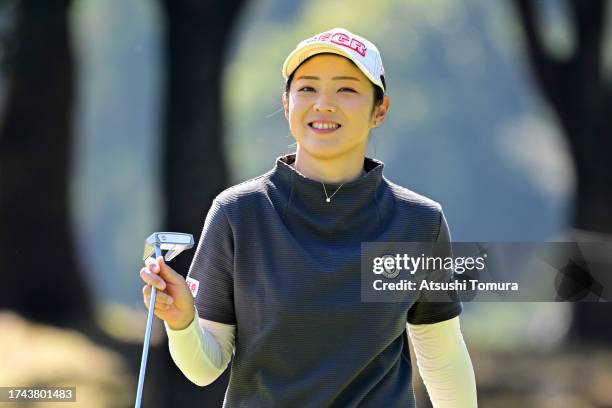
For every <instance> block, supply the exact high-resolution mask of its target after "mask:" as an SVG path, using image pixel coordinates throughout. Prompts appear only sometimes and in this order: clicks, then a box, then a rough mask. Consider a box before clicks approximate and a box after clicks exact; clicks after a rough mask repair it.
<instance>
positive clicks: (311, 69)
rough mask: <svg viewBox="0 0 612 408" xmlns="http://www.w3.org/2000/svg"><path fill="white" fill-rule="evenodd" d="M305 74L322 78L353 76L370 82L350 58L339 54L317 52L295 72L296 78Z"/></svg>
mask: <svg viewBox="0 0 612 408" xmlns="http://www.w3.org/2000/svg"><path fill="white" fill-rule="evenodd" d="M303 75H308V76H316V77H319V78H321V79H325V78H331V77H335V76H352V77H355V78H358V79H359V80H360V81H365V82H366V83H367V82H369V80H368V78H367V77H366V76H365V75H364V74H363V72H361V70H360V69H359V68H357V66H356V65H355V64H354V63H353V62H352V61H351V60H349V59H348V58H345V57H343V56H341V55H337V54H317V55H315V56H313V57H310V58H309V59H308V60H306V61H305V62H303V63H302V64H301V65H300V66H299V67H298V68H297V69H296V70H295V73H294V78H295V79H299V78H300V77H301V76H303Z"/></svg>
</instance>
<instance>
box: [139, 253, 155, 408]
mask: <svg viewBox="0 0 612 408" xmlns="http://www.w3.org/2000/svg"><path fill="white" fill-rule="evenodd" d="M160 256H161V249H160V248H159V245H155V259H157V258H159V257H160ZM156 295H157V290H156V289H155V286H153V287H152V288H151V302H150V303H149V313H148V315H147V329H146V330H145V338H144V344H143V346H142V359H141V360H140V374H138V391H137V392H136V403H135V404H134V407H135V408H140V404H141V402H142V390H143V388H144V379H145V374H146V371H147V359H148V357H149V343H150V342H151V329H152V327H153V316H154V315H155V298H156Z"/></svg>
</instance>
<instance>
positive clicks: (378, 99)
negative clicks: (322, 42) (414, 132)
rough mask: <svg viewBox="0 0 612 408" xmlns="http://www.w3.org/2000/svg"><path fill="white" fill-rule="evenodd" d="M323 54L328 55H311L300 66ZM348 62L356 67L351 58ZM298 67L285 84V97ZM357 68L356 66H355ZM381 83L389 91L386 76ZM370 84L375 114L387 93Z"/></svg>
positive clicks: (382, 77)
mask: <svg viewBox="0 0 612 408" xmlns="http://www.w3.org/2000/svg"><path fill="white" fill-rule="evenodd" d="M321 54H327V53H320V54H315V55H311V56H310V57H308V58H306V59H305V60H304V61H302V62H301V63H300V65H302V64H303V63H305V62H306V61H308V60H309V59H311V58H312V57H315V56H317V55H321ZM333 55H338V56H340V57H342V58H346V57H345V56H343V55H339V54H333ZM346 59H347V60H348V61H350V62H351V64H353V65H355V63H354V62H353V61H351V60H350V59H349V58H346ZM300 65H298V66H297V67H296V68H295V69H294V70H293V72H292V73H291V75H289V78H287V82H286V83H285V97H287V96H288V95H289V88H291V82H292V81H293V76H294V75H295V71H297V69H298V67H299V66H300ZM355 66H356V65H355ZM380 81H381V82H382V84H383V87H384V88H385V89H387V84H386V83H385V76H384V75H381V76H380ZM370 83H371V84H372V86H373V87H374V104H373V105H372V113H374V110H375V109H376V108H377V107H378V106H380V105H382V103H383V101H384V99H385V93H384V92H383V90H382V88H381V87H380V86H378V85H374V83H373V82H371V81H370Z"/></svg>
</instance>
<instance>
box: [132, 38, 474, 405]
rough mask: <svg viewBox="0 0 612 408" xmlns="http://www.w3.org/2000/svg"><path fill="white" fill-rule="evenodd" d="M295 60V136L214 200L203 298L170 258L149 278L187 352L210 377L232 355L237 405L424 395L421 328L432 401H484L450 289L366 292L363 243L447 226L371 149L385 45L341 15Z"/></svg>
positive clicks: (199, 277) (202, 258)
mask: <svg viewBox="0 0 612 408" xmlns="http://www.w3.org/2000/svg"><path fill="white" fill-rule="evenodd" d="M282 73H283V76H284V78H285V80H286V81H287V82H286V91H285V92H284V94H283V95H282V103H283V107H284V111H285V117H286V118H287V121H288V123H289V128H290V130H291V134H292V135H293V137H294V138H295V139H296V141H297V149H296V152H295V153H292V154H289V155H286V156H282V157H279V158H277V160H276V165H275V166H274V168H273V169H271V170H270V171H269V172H267V173H266V174H263V175H261V176H259V177H256V178H254V179H251V180H248V181H245V182H243V183H241V184H238V185H236V186H233V187H231V188H229V189H227V190H225V191H224V192H222V193H221V194H219V196H217V197H216V199H215V200H214V201H213V204H212V207H211V208H210V210H209V212H208V215H207V217H206V221H205V223H204V228H203V230H202V235H201V237H200V242H199V245H198V249H197V251H196V254H195V257H194V259H193V262H192V264H191V268H190V270H189V273H188V278H187V279H188V281H189V282H190V283H191V284H192V287H194V291H193V298H192V293H190V291H189V288H188V286H187V284H186V282H185V281H184V280H183V279H182V278H181V276H180V275H179V274H177V273H176V272H174V271H172V269H171V268H169V267H168V266H167V265H165V263H164V262H163V259H162V258H160V259H158V260H157V262H154V261H148V266H147V268H143V270H142V271H141V276H142V278H143V280H145V282H147V283H148V285H147V286H145V288H144V300H145V304H148V301H149V297H150V290H151V289H150V288H151V285H155V286H156V287H158V289H159V290H160V291H161V292H160V295H159V296H160V297H159V299H160V301H159V302H158V304H156V314H157V316H159V317H160V318H162V319H164V320H165V325H166V332H167V334H168V338H169V346H170V351H171V354H172V357H173V359H174V361H175V362H176V364H177V366H178V367H179V368H180V369H181V370H182V371H183V373H184V374H185V375H186V376H187V377H188V378H189V379H190V380H191V381H193V382H194V383H196V384H198V385H202V386H204V385H208V384H210V383H212V382H213V381H215V379H216V378H218V376H219V375H220V374H221V373H222V372H223V371H224V370H225V368H226V367H227V366H228V364H229V362H230V360H232V365H231V376H230V382H229V386H228V389H227V393H226V395H225V402H224V406H225V407H241V406H266V407H267V406H281V407H330V406H338V407H356V406H372V407H379V406H384V407H414V405H415V401H414V394H413V391H412V366H411V362H410V352H409V346H408V344H409V343H408V335H410V337H411V338H412V342H413V345H414V348H415V354H416V356H417V362H418V364H419V369H420V372H421V376H422V377H423V380H424V382H425V385H426V386H427V390H428V391H429V395H430V397H431V399H432V401H433V403H434V405H435V406H436V407H474V406H476V388H475V380H474V372H473V369H472V365H471V362H470V358H469V354H468V352H467V348H466V346H465V343H464V342H463V337H462V335H461V331H460V328H459V318H458V315H459V314H460V313H461V310H462V306H461V303H460V302H458V301H456V296H453V294H454V292H453V291H452V290H448V291H444V295H445V296H443V297H441V296H435V295H434V294H432V293H431V291H428V290H423V291H420V292H412V294H409V295H406V296H405V298H403V299H402V301H401V302H397V301H394V302H391V301H390V302H365V301H362V299H361V275H360V272H361V255H362V254H361V246H362V243H364V242H381V243H383V242H401V241H416V242H448V241H449V240H450V235H449V232H448V227H447V224H446V220H445V218H444V214H443V212H442V207H441V206H440V204H439V203H437V202H435V201H433V200H430V199H428V198H426V197H423V196H420V195H418V194H416V193H414V192H412V191H410V190H409V189H407V188H404V187H401V186H398V185H396V184H394V183H392V182H390V181H389V180H387V179H386V178H385V177H384V176H383V168H384V165H383V163H382V162H380V161H379V160H376V159H372V158H369V157H366V156H365V153H366V147H367V141H368V137H369V133H370V130H371V129H373V128H375V127H378V126H380V125H381V124H382V123H383V122H384V121H385V118H386V117H387V114H388V113H389V107H390V100H389V96H387V95H385V92H386V86H385V80H384V69H383V65H382V60H381V57H380V53H379V51H378V49H377V48H376V46H374V44H372V43H371V42H370V41H368V40H366V39H365V38H362V37H360V36H357V35H355V34H353V33H351V32H349V31H348V30H345V29H341V28H336V29H332V30H329V31H326V32H324V33H321V34H318V35H316V36H314V37H312V38H309V39H306V40H304V41H302V42H301V43H299V44H298V46H297V47H296V49H295V50H294V51H293V52H291V53H290V54H289V56H288V57H287V59H286V61H285V64H284V66H283V69H282ZM430 278H431V279H432V281H434V282H439V283H444V282H451V281H452V280H453V273H452V271H451V272H448V271H446V270H440V271H434V273H432V274H431V275H430ZM194 298H195V301H194ZM442 298H444V299H446V301H444V302H440V299H442ZM428 299H436V301H437V302H433V301H428ZM407 329H408V330H407ZM232 355H233V359H232Z"/></svg>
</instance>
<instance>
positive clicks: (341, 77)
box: [296, 75, 360, 81]
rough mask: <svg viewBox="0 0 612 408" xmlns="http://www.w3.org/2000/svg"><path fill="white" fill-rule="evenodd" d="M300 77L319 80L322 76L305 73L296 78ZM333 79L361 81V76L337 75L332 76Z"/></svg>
mask: <svg viewBox="0 0 612 408" xmlns="http://www.w3.org/2000/svg"><path fill="white" fill-rule="evenodd" d="M300 79H315V80H319V79H321V78H319V77H317V76H312V75H303V76H301V77H299V78H296V81H298V80H300ZM332 79H333V80H341V79H350V80H352V81H360V79H359V78H355V77H352V76H335V77H333V78H332Z"/></svg>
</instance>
